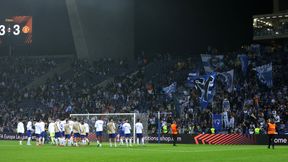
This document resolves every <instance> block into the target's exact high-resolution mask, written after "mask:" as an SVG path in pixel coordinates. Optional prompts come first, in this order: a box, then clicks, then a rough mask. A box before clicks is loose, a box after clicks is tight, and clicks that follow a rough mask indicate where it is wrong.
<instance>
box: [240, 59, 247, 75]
mask: <svg viewBox="0 0 288 162" xmlns="http://www.w3.org/2000/svg"><path fill="white" fill-rule="evenodd" d="M238 57H239V59H240V62H241V69H242V72H243V73H244V75H246V73H247V69H248V56H247V55H245V54H242V55H238Z"/></svg>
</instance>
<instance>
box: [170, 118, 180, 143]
mask: <svg viewBox="0 0 288 162" xmlns="http://www.w3.org/2000/svg"><path fill="white" fill-rule="evenodd" d="M171 133H172V138H173V146H176V142H177V134H178V130H177V124H176V121H173V124H171Z"/></svg>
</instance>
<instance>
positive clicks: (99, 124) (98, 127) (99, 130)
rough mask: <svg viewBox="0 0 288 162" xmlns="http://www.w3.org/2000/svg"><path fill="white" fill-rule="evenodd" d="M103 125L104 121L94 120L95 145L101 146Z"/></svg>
mask: <svg viewBox="0 0 288 162" xmlns="http://www.w3.org/2000/svg"><path fill="white" fill-rule="evenodd" d="M103 125H104V121H103V120H101V119H99V120H97V121H96V122H95V128H96V138H97V147H101V146H102V144H101V143H102V132H103Z"/></svg>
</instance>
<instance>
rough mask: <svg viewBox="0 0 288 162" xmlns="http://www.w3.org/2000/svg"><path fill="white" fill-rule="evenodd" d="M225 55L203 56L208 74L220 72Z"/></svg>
mask: <svg viewBox="0 0 288 162" xmlns="http://www.w3.org/2000/svg"><path fill="white" fill-rule="evenodd" d="M223 58H224V56H223V55H216V56H213V55H210V54H201V59H202V64H203V66H204V70H205V72H206V73H210V72H213V71H218V70H220V69H221V68H222V66H223V64H224V63H223Z"/></svg>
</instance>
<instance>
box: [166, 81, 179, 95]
mask: <svg viewBox="0 0 288 162" xmlns="http://www.w3.org/2000/svg"><path fill="white" fill-rule="evenodd" d="M176 88H177V83H176V82H174V83H172V84H170V85H169V86H167V87H164V88H163V91H164V93H165V94H171V93H174V92H176Z"/></svg>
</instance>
